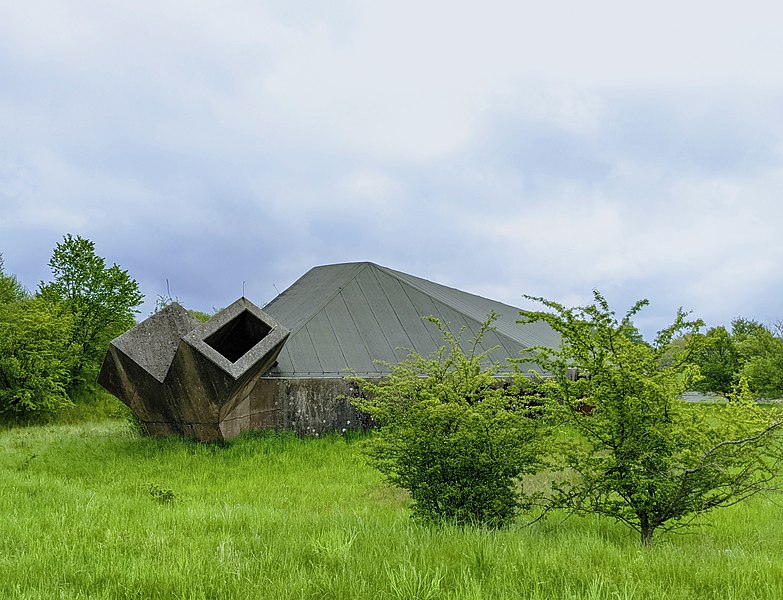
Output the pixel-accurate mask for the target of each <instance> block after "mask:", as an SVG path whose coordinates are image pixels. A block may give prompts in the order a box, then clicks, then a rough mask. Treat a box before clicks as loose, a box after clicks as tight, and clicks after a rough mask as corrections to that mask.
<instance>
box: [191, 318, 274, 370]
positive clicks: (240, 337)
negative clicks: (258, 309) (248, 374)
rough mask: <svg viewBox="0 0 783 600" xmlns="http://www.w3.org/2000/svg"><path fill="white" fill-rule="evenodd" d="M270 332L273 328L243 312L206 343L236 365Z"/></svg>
mask: <svg viewBox="0 0 783 600" xmlns="http://www.w3.org/2000/svg"><path fill="white" fill-rule="evenodd" d="M270 331H272V328H271V327H269V326H268V325H267V324H266V323H264V322H263V321H262V320H261V319H259V318H257V317H256V316H254V315H252V314H251V313H250V312H249V311H247V310H243V311H242V312H241V313H240V314H239V316H237V317H236V318H234V319H232V320H231V321H229V322H228V323H226V324H225V325H223V326H222V327H221V328H220V329H218V330H217V331H216V332H215V333H213V334H212V335H210V336H208V337H206V338H205V339H204V342H205V343H207V344H209V345H210V346H212V347H213V348H214V349H215V350H217V351H218V352H220V354H221V355H223V356H225V357H226V358H227V359H228V360H230V361H231V362H232V363H234V362H236V361H237V360H239V359H240V358H242V356H244V355H245V354H246V353H247V352H248V350H250V349H251V348H252V347H253V346H255V345H256V344H257V343H258V342H260V341H261V340H262V339H264V338H265V337H266V336H267V335H268V334H269V332H270Z"/></svg>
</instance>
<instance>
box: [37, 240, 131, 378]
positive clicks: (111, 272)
mask: <svg viewBox="0 0 783 600" xmlns="http://www.w3.org/2000/svg"><path fill="white" fill-rule="evenodd" d="M49 266H50V267H51V269H52V275H53V281H52V282H50V283H46V284H45V283H43V282H42V283H41V284H40V287H39V291H38V295H39V296H40V297H41V298H44V299H46V300H48V301H50V302H52V303H54V304H57V305H58V306H59V307H60V308H61V309H62V311H63V312H64V314H67V315H70V317H71V318H72V321H73V329H72V331H71V337H70V340H69V342H68V348H69V350H70V352H71V354H72V356H73V358H74V360H73V363H72V365H71V369H70V374H69V379H68V385H67V387H68V388H69V389H72V388H75V387H77V386H79V385H83V384H85V383H90V382H92V381H93V380H94V379H95V377H96V376H97V373H98V370H99V369H100V365H101V362H102V360H103V357H104V354H105V353H106V349H107V347H108V344H109V342H110V341H111V340H112V339H114V338H115V337H117V336H118V335H120V334H122V333H124V332H125V331H126V330H127V329H129V328H130V327H132V326H133V325H134V323H135V320H134V314H135V313H136V312H138V311H137V310H136V307H137V306H138V305H139V304H141V301H142V300H143V298H144V296H143V295H142V294H141V292H140V291H139V286H138V283H137V282H136V280H134V279H132V278H131V277H130V276H129V275H128V272H127V271H123V270H122V269H120V267H118V266H117V265H116V264H113V265H112V266H110V267H107V266H106V261H105V260H104V259H103V258H101V257H99V256H97V255H96V254H95V244H94V243H93V242H91V241H90V240H87V239H84V238H82V237H80V236H76V237H74V236H72V235H71V234H68V235H66V236H65V238H64V240H63V241H62V242H60V243H58V244H57V245H56V246H55V248H54V252H53V253H52V258H51V260H50V261H49Z"/></svg>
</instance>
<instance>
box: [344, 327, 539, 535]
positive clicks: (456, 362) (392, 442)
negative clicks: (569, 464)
mask: <svg viewBox="0 0 783 600" xmlns="http://www.w3.org/2000/svg"><path fill="white" fill-rule="evenodd" d="M493 319H494V316H491V317H490V319H489V320H488V321H487V322H486V323H485V324H484V326H483V327H482V329H481V332H480V333H479V335H478V336H477V339H475V340H473V341H472V344H471V345H470V352H469V353H466V352H465V351H464V350H463V348H462V345H461V340H460V339H459V338H458V337H455V336H454V335H453V334H452V333H451V332H450V331H449V330H448V328H447V327H446V326H445V325H444V324H443V323H442V322H441V321H439V320H437V319H436V318H434V317H428V320H429V321H430V322H432V323H433V324H435V325H436V326H437V327H438V329H439V330H440V332H441V334H442V335H443V338H444V341H445V345H444V346H443V347H441V348H440V349H439V351H438V352H437V353H436V354H435V355H434V356H431V357H423V356H421V355H419V354H416V353H411V355H410V357H409V358H408V360H405V361H403V362H401V363H399V364H396V365H387V366H389V368H390V369H391V373H390V375H388V376H387V377H385V378H384V379H383V380H381V382H380V383H377V384H376V383H371V382H368V381H364V380H361V379H358V380H356V381H358V383H359V385H360V387H361V389H362V390H363V391H364V392H366V393H367V396H368V397H367V398H364V399H361V398H360V399H352V400H353V402H354V403H355V404H356V406H357V407H358V408H359V409H360V410H362V411H364V412H367V413H369V414H370V415H372V417H373V419H374V420H375V422H376V423H377V424H378V425H379V428H378V430H377V431H376V432H375V434H374V435H373V436H372V437H371V439H370V442H369V453H370V457H371V459H372V462H373V464H374V465H375V466H376V467H377V468H378V469H379V470H380V471H381V472H382V473H383V474H384V475H385V476H386V478H387V480H388V481H389V482H391V483H392V484H393V485H395V486H398V487H400V488H403V489H405V490H408V492H410V495H411V498H412V500H413V511H414V514H415V515H416V516H418V517H421V518H424V519H425V520H430V521H452V522H456V523H476V524H481V525H487V526H490V527H500V526H503V525H504V524H506V523H508V522H509V521H510V520H511V519H512V518H513V517H514V516H515V515H516V514H517V512H518V511H519V510H520V508H523V507H524V506H525V504H526V501H527V500H529V498H527V497H526V496H525V495H524V494H523V492H522V490H521V489H520V487H519V484H518V481H517V478H518V477H519V476H520V475H521V474H524V473H530V472H533V471H535V470H536V469H537V468H538V466H539V464H540V455H541V453H540V450H541V433H540V422H539V421H538V420H536V419H534V418H531V416H533V414H532V413H533V412H534V410H535V409H533V408H531V407H529V406H528V405H527V404H526V403H525V402H524V400H523V399H522V398H521V397H520V395H519V394H517V393H515V389H516V388H514V386H511V387H508V386H504V385H501V384H500V382H499V380H498V379H497V378H496V374H497V371H498V367H499V365H497V364H492V363H489V360H488V353H487V352H484V353H477V348H478V346H479V344H480V341H481V338H482V336H483V334H484V332H485V331H486V329H487V328H488V327H490V326H491V322H492V320H493ZM517 391H518V390H517Z"/></svg>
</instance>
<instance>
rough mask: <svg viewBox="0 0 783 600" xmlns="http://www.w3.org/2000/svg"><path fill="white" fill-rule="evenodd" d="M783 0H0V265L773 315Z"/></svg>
mask: <svg viewBox="0 0 783 600" xmlns="http://www.w3.org/2000/svg"><path fill="white" fill-rule="evenodd" d="M781 22H783V5H782V4H780V3H779V2H773V1H772V0H769V1H758V0H749V1H745V2H742V3H738V2H727V1H725V2H724V1H720V0H719V1H717V2H716V1H715V0H711V1H709V2H706V1H704V2H702V1H698V2H692V1H688V0H678V1H677V2H674V1H669V0H659V1H658V2H647V3H641V2H627V1H626V2H622V1H619V0H618V1H612V2H610V1H606V0H593V1H591V2H577V1H575V0H572V1H562V0H550V1H549V2H540V1H538V2H528V1H525V0H517V1H510V0H508V1H506V0H503V1H493V0H483V1H482V2H467V1H459V0H451V1H449V2H445V1H444V2H427V1H426V0H417V1H416V2H409V1H406V0H395V1H394V2H390V1H389V2H387V1H378V2H373V1H368V0H353V1H352V0H345V1H343V0H331V1H330V2H315V1H313V0H308V1H306V2H305V1H302V0H285V1H279V2H265V1H262V0H247V1H242V0H221V1H220V2H217V1H214V2H213V1H202V0H189V1H188V2H184V1H181V0H156V1H155V2H146V1H143V0H142V1H141V2H113V1H111V0H87V1H80V0H62V1H60V0H25V1H24V2H20V1H12V0H0V209H1V210H0V252H1V253H2V254H3V257H4V259H5V268H6V271H8V272H11V273H15V274H17V276H18V277H19V278H20V279H21V280H22V282H23V283H24V284H25V285H26V286H27V287H28V288H30V289H34V288H35V287H36V286H37V284H38V282H39V281H40V280H42V279H44V280H46V279H48V278H49V276H50V273H49V269H48V266H47V262H48V260H49V257H50V256H51V252H52V249H53V248H54V245H55V244H56V243H57V242H58V241H61V240H62V238H63V236H64V235H65V234H66V233H72V234H74V235H77V234H78V235H81V236H83V237H87V238H89V239H91V240H93V241H94V242H95V244H96V250H97V253H98V254H100V255H101V256H103V257H105V258H106V259H107V261H108V262H109V263H112V262H116V263H118V264H119V265H120V266H122V267H123V268H125V269H127V270H128V271H129V273H130V275H131V276H133V277H134V278H136V279H137V280H138V281H139V283H140V285H141V289H142V291H143V293H144V294H145V295H146V297H147V301H146V303H145V305H144V306H143V307H142V313H141V315H140V316H141V317H146V316H147V315H149V313H150V311H151V310H152V308H153V306H154V302H155V298H156V297H157V296H158V295H159V294H164V295H165V294H166V280H168V282H169V289H170V292H171V295H172V296H175V297H177V298H179V299H180V300H181V301H182V302H183V304H185V305H186V306H188V307H190V308H196V309H200V310H207V311H208V310H211V309H212V308H213V307H221V306H225V305H227V304H229V303H230V302H232V301H233V300H235V299H236V298H237V297H239V296H241V295H242V288H243V282H244V288H245V294H246V295H247V296H248V297H249V298H250V299H251V300H253V301H254V302H256V303H258V304H264V303H266V302H268V301H269V300H271V299H272V298H273V297H274V296H276V295H277V291H276V290H280V291H282V290H283V289H285V288H286V287H287V286H289V285H290V284H291V283H293V282H294V281H295V280H296V279H297V278H298V277H299V276H301V275H302V274H303V273H304V272H306V271H307V270H308V269H310V268H311V267H313V266H316V265H321V264H328V263H335V262H349V261H363V260H369V261H373V262H377V263H379V264H382V265H384V266H388V267H391V268H394V269H398V270H401V271H405V272H408V273H411V274H413V275H417V276H420V277H424V278H427V279H430V280H433V281H436V282H439V283H443V284H446V285H450V286H454V287H458V288H460V289H463V290H465V291H469V292H473V293H478V294H481V295H485V296H488V297H491V298H494V299H497V300H501V301H504V302H507V303H509V304H513V305H517V306H519V305H523V301H522V299H521V296H522V294H532V295H540V296H546V297H549V298H552V299H555V300H558V301H561V302H564V303H567V304H570V305H571V304H582V303H585V302H587V301H589V300H590V298H591V290H592V289H593V288H598V289H600V290H602V291H603V292H604V293H605V295H606V296H607V297H608V299H609V301H610V303H612V305H613V306H615V307H616V308H617V310H618V312H622V311H624V310H625V309H627V308H628V307H629V306H630V305H631V304H632V303H633V302H634V301H635V300H637V299H639V298H642V297H645V298H649V299H650V301H651V307H650V308H648V309H647V310H646V311H645V312H644V313H642V315H640V318H639V319H638V321H637V322H638V323H639V324H640V325H641V327H642V329H643V331H644V332H645V333H646V334H648V335H649V334H651V333H653V332H654V331H656V330H657V329H659V328H661V327H663V326H666V325H668V324H669V323H670V322H671V319H672V318H673V316H674V313H675V311H676V309H677V307H679V306H683V307H684V308H686V309H688V310H692V311H693V314H694V315H695V316H698V317H701V318H703V319H704V320H705V321H706V322H707V323H708V324H709V325H715V324H725V323H729V322H730V321H731V319H732V318H734V317H736V316H737V315H743V316H747V317H751V318H756V319H758V320H760V321H762V322H771V321H774V320H777V319H780V318H783V302H781V297H783V271H782V269H781V264H783V241H782V240H783V238H782V237H781V230H782V229H783V201H781V199H782V198H781V195H782V194H783V68H782V67H781V58H782V57H783V35H781V32H780V24H781Z"/></svg>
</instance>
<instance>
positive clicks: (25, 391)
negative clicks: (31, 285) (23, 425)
mask: <svg viewBox="0 0 783 600" xmlns="http://www.w3.org/2000/svg"><path fill="white" fill-rule="evenodd" d="M71 330H72V322H71V320H70V318H69V317H68V316H67V315H63V314H61V313H60V311H59V310H58V309H57V307H56V306H54V305H52V304H51V303H49V302H47V301H45V300H43V299H40V298H34V299H24V300H21V301H18V302H12V303H8V304H0V413H3V414H4V415H5V416H6V417H9V416H10V417H15V418H18V417H22V418H26V417H31V416H35V415H39V414H42V413H50V412H54V411H56V410H58V409H60V408H63V407H65V406H69V405H70V404H71V401H70V400H69V398H68V395H67V394H66V389H65V385H66V382H67V381H68V372H69V369H70V356H69V355H68V354H67V352H66V348H67V346H68V341H69V339H70V335H71Z"/></svg>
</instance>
